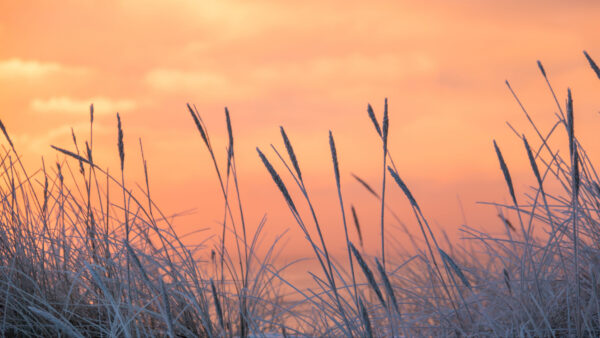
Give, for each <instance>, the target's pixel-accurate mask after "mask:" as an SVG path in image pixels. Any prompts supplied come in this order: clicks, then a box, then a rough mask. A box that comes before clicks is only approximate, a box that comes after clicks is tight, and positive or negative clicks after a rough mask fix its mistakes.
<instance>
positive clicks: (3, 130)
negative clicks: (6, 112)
mask: <svg viewBox="0 0 600 338" xmlns="http://www.w3.org/2000/svg"><path fill="white" fill-rule="evenodd" d="M0 129H2V133H3V134H4V137H5V138H6V140H7V141H8V144H9V145H10V147H11V148H12V149H13V150H14V149H15V146H14V145H13V143H12V140H11V139H10V136H8V132H7V131H6V127H4V123H2V120H0Z"/></svg>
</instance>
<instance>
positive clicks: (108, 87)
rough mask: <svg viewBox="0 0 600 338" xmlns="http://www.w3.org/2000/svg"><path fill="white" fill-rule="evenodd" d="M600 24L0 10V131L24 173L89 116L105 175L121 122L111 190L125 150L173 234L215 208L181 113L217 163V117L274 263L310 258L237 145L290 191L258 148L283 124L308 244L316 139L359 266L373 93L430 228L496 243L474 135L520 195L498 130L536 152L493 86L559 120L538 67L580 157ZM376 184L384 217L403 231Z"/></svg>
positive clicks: (335, 227) (482, 14)
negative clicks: (201, 130) (145, 170)
mask: <svg viewBox="0 0 600 338" xmlns="http://www.w3.org/2000/svg"><path fill="white" fill-rule="evenodd" d="M599 15H600V3H599V2H597V1H568V2H566V1H476V0H461V1H427V2H422V1H413V2H409V1H322V0H320V1H312V0H306V1H294V2H292V1H203V0H193V1H192V0H177V1H150V0H144V1H141V0H127V1H115V0H108V1H92V0H77V1H75V0H73V1H71V0H65V1H60V2H57V1H42V0H39V1H29V0H24V1H2V2H0V46H2V48H0V93H1V94H0V119H1V120H2V121H3V123H4V124H5V125H6V127H7V129H8V131H9V133H10V135H11V137H12V138H13V140H14V143H15V146H16V147H17V149H18V150H19V152H20V153H21V154H22V155H23V159H24V161H25V163H27V164H28V166H31V167H32V168H37V167H39V166H40V163H41V158H42V156H43V157H44V159H45V161H47V162H48V161H49V162H53V161H56V160H57V159H60V158H62V157H61V156H60V155H58V154H57V153H56V152H55V151H53V150H52V149H51V148H50V145H56V146H59V147H63V148H66V149H72V147H73V146H72V141H71V128H73V130H74V132H75V134H76V135H77V137H78V139H79V140H81V141H83V140H85V139H87V138H88V137H89V105H90V104H91V103H93V104H94V107H95V111H96V119H95V122H94V152H95V161H96V163H102V165H103V166H105V167H109V168H111V172H115V173H116V172H118V151H117V129H116V124H117V121H116V113H117V112H119V114H120V115H121V117H122V121H123V127H124V133H125V152H126V168H125V170H126V175H127V178H128V181H130V182H132V183H131V184H132V186H135V183H134V182H138V183H143V177H142V175H141V173H142V162H141V161H142V160H141V156H140V147H139V140H140V139H141V140H142V142H143V146H144V152H145V157H146V160H147V161H148V166H149V173H150V186H151V189H152V195H153V198H154V200H155V201H156V202H157V204H158V205H159V206H160V207H161V209H162V210H163V211H164V212H165V213H167V214H173V213H178V212H182V211H186V210H193V213H192V214H191V215H188V216H185V217H181V218H177V219H176V220H175V221H174V225H175V228H176V229H177V231H180V232H181V233H187V232H190V231H193V230H196V229H204V228H207V229H208V230H206V231H205V232H203V234H205V235H206V236H208V235H213V234H218V233H219V232H220V227H219V223H220V222H221V221H222V217H223V199H222V196H221V194H220V188H219V186H218V183H217V182H218V181H217V179H216V174H215V171H214V168H213V167H212V163H211V161H210V157H209V155H208V153H207V151H206V149H205V148H204V146H203V144H202V140H201V138H200V136H199V134H198V132H197V130H196V128H195V126H194V123H193V120H192V119H191V117H190V115H189V113H188V112H187V110H186V103H188V102H189V103H191V104H195V105H196V107H197V109H198V111H199V112H200V114H201V116H202V118H203V119H204V121H205V123H206V125H207V128H208V131H209V133H210V135H211V138H212V142H213V146H214V147H215V150H216V151H217V152H218V161H219V163H220V165H221V167H224V165H225V154H226V152H225V147H226V145H227V132H226V127H225V117H224V108H225V107H228V109H229V111H230V113H231V117H232V124H233V130H234V134H235V147H236V148H235V154H236V158H237V169H238V175H239V183H240V190H241V199H242V203H243V205H244V208H245V210H246V212H245V217H246V220H247V222H248V224H249V227H250V228H251V229H255V228H256V226H257V224H258V223H259V222H260V220H261V218H262V217H263V215H265V214H266V215H267V223H266V225H265V232H266V234H267V237H268V236H274V235H276V234H280V233H282V232H283V231H285V230H286V229H289V232H288V233H287V237H286V238H287V241H288V245H286V251H285V252H286V253H285V254H286V255H288V256H290V257H296V256H298V257H299V256H302V255H304V253H306V250H307V248H308V247H307V246H306V245H305V241H304V240H303V239H302V235H301V232H300V231H299V229H298V227H297V225H295V223H294V220H293V218H292V217H291V214H290V212H289V210H288V209H287V207H286V204H285V202H284V200H283V198H282V196H281V195H280V193H279V191H278V190H277V187H276V186H275V184H273V182H272V181H271V179H270V177H269V175H268V173H267V171H266V170H265V168H264V166H263V165H262V163H261V162H260V159H259V158H258V156H257V153H256V150H255V148H256V147H257V146H258V147H260V148H261V149H262V150H263V151H264V152H265V154H267V156H268V157H269V158H270V159H271V161H272V162H273V163H274V164H275V167H276V168H277V170H279V171H280V173H281V174H282V177H283V179H284V181H286V182H288V183H289V184H290V185H291V186H293V180H292V178H291V177H290V176H289V175H287V173H286V171H285V168H284V167H283V166H282V165H281V163H280V162H279V161H278V160H277V158H276V155H275V154H274V152H273V151H272V150H271V148H270V145H271V144H273V145H274V146H275V147H277V148H278V149H279V150H283V149H284V147H283V142H282V141H281V137H280V135H279V126H284V127H285V128H286V131H287V133H288V135H289V137H290V139H291V141H292V143H293V145H294V148H295V150H296V154H297V156H298V159H299V162H300V166H301V168H302V170H303V176H304V178H305V180H306V182H307V187H308V190H309V193H310V194H311V196H312V197H313V199H314V202H315V205H317V214H318V216H319V217H320V219H321V221H322V223H323V225H324V228H325V229H326V230H325V237H326V239H327V240H328V241H329V242H330V243H332V246H333V247H336V248H341V247H342V246H341V244H343V241H340V238H342V237H339V236H340V235H341V234H343V225H342V222H341V211H340V206H339V202H338V200H337V195H336V192H335V181H334V176H333V167H332V163H331V157H330V156H331V155H330V152H329V143H328V132H329V130H331V131H332V132H333V135H334V137H335V142H336V145H337V147H338V156H339V161H340V170H341V178H342V180H341V183H342V191H343V193H344V204H345V205H344V207H345V211H346V213H347V216H348V212H349V209H350V208H349V206H350V205H354V206H355V207H356V210H357V213H358V216H359V219H360V220H361V224H362V226H363V229H364V230H363V232H364V233H365V235H364V236H365V241H366V245H365V247H366V250H367V252H369V253H371V254H376V253H377V250H378V249H377V248H378V247H379V245H378V240H379V236H380V234H379V230H378V229H379V225H378V224H379V214H378V212H379V211H378V203H377V201H376V200H375V199H373V198H372V197H371V196H370V195H369V194H368V193H367V192H366V191H365V190H364V189H363V188H362V187H361V186H360V184H358V183H357V182H356V181H355V180H354V179H353V178H352V176H351V173H354V174H356V175H358V176H360V177H361V178H363V179H364V180H366V181H367V182H369V183H370V184H372V185H373V187H376V188H377V189H378V190H380V189H381V183H380V182H381V175H382V150H381V145H380V143H379V140H378V137H377V134H376V133H375V131H374V128H373V126H372V124H371V122H370V120H369V118H368V116H367V110H366V108H367V104H368V103H370V104H372V105H373V107H374V110H375V113H376V115H377V116H378V118H379V119H381V116H382V112H383V102H384V99H385V98H388V100H389V114H390V118H389V119H390V138H389V143H390V145H389V148H390V152H391V154H392V156H393V158H394V161H395V163H396V165H397V167H398V171H399V174H400V176H401V177H402V178H403V179H404V181H405V182H406V183H407V185H408V186H409V188H410V189H411V190H412V192H413V194H414V195H415V197H416V199H417V200H418V201H419V203H420V205H421V207H422V209H423V211H424V213H425V214H426V216H427V217H428V218H429V220H430V222H431V223H432V224H434V226H435V228H436V231H441V230H445V231H448V232H449V233H451V234H457V235H456V236H460V233H459V232H458V229H459V227H460V226H461V225H462V224H464V223H467V224H468V225H469V226H473V227H476V228H480V229H484V230H488V231H496V230H498V231H499V229H500V230H501V223H500V220H499V219H498V218H497V217H496V213H497V212H496V210H495V209H494V208H493V207H489V206H483V205H480V204H477V203H476V202H478V201H491V202H500V203H504V202H508V201H509V197H508V194H507V192H508V191H507V189H506V186H505V185H504V182H503V177H502V174H501V172H500V169H499V166H498V161H497V158H496V154H495V153H494V149H493V145H492V140H494V139H495V140H496V141H497V142H498V144H499V145H500V147H501V148H502V151H503V153H504V156H505V158H506V160H507V162H508V165H509V168H510V169H511V171H512V172H513V175H514V177H515V186H516V189H517V193H518V194H519V193H521V194H523V193H525V192H526V189H527V188H528V185H529V184H532V182H533V176H532V175H531V172H530V170H529V168H528V165H527V158H526V155H525V152H524V149H523V147H522V142H521V140H520V139H519V138H518V137H517V136H516V135H515V134H514V133H513V132H512V131H511V129H510V128H509V127H508V126H507V125H506V122H507V121H508V122H510V123H511V124H512V125H513V126H515V127H516V129H517V130H518V131H519V133H525V134H526V135H531V137H530V138H531V142H532V144H534V145H536V146H537V145H539V140H537V139H535V137H534V136H535V135H534V134H533V132H532V129H531V127H530V126H529V125H528V122H527V120H526V119H525V117H524V116H523V114H522V112H521V111H520V109H519V106H518V105H517V104H516V102H515V100H514V98H512V96H511V94H510V92H509V91H508V89H507V87H506V85H505V83H504V82H505V80H509V81H510V83H511V85H512V86H513V88H514V89H515V90H516V91H517V93H518V95H519V96H520V98H521V99H522V101H523V103H524V104H525V105H526V107H527V109H528V110H529V112H530V114H531V115H532V118H533V119H534V120H535V121H536V123H537V124H538V125H539V126H540V128H541V129H542V130H545V131H547V130H548V129H549V128H550V126H551V125H552V123H553V122H554V119H555V112H556V111H557V108H556V106H555V105H554V101H553V100H552V97H551V95H550V93H549V92H548V89H547V87H546V84H545V81H544V79H543V77H542V76H541V75H540V72H539V70H538V68H537V65H536V61H537V60H541V61H542V62H543V64H544V66H545V68H546V70H547V73H548V75H549V77H550V80H551V82H552V84H553V86H554V87H555V89H556V91H557V94H558V99H559V102H561V103H562V102H564V99H565V96H566V90H567V88H568V87H570V88H571V89H572V90H573V94H574V102H575V104H574V105H575V112H576V113H575V114H576V118H577V120H578V126H579V127H578V129H577V131H576V132H577V134H578V135H579V137H580V139H581V140H582V142H583V144H584V146H586V149H587V150H588V151H589V153H590V156H591V158H592V159H594V158H595V154H597V153H598V151H600V149H599V148H600V145H598V142H595V136H596V132H595V131H596V130H598V129H597V128H598V127H600V123H599V121H600V116H599V112H600V102H598V101H597V100H594V99H595V98H597V95H598V92H599V91H600V81H598V79H597V78H596V77H595V75H594V74H593V73H592V72H591V70H590V69H589V66H588V64H587V62H586V60H585V58H584V57H583V54H582V51H583V50H587V51H588V52H589V53H590V55H591V56H592V57H593V58H595V59H596V60H600V35H599V34H598V31H600V30H599V29H600V27H599V24H598V21H597V18H598V16H599ZM557 135H558V136H557V137H563V138H564V137H565V135H564V133H562V134H557ZM390 182H391V181H388V197H389V200H388V202H389V204H390V207H391V208H392V209H393V210H395V212H396V213H397V214H398V215H399V218H401V220H402V221H403V222H405V223H406V224H407V226H408V227H409V228H410V229H411V230H414V232H415V233H417V232H416V231H417V228H416V223H415V221H414V218H413V217H412V214H411V213H410V208H409V205H408V202H407V200H406V198H404V196H403V195H402V193H401V191H400V189H398V188H397V186H394V185H393V184H392V183H390ZM290 190H291V191H292V196H293V197H294V198H295V199H296V200H298V201H301V199H300V195H299V192H298V190H297V189H292V188H290ZM298 203H299V204H300V205H301V209H302V210H303V212H306V211H307V210H306V209H305V206H304V204H302V203H301V202H298ZM463 211H464V212H463ZM305 215H306V216H307V217H308V216H309V214H308V213H305ZM386 217H387V218H388V219H389V220H390V221H389V222H390V224H389V225H388V229H389V230H390V233H391V234H392V235H393V236H392V237H394V238H395V239H396V240H397V242H398V243H404V242H405V241H404V240H405V237H406V236H405V235H404V234H403V233H402V232H401V231H399V230H397V229H395V222H394V221H392V220H391V217H390V216H389V215H387V216H386ZM347 219H348V221H349V222H350V219H351V218H350V217H347ZM351 235H352V236H351V237H352V238H351V239H352V240H353V241H356V237H355V235H354V233H352V234H351ZM452 236H454V235H452Z"/></svg>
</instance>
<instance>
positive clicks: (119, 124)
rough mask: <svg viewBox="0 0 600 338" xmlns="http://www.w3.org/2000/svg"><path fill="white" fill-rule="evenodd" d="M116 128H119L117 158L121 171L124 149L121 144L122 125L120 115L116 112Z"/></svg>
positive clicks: (123, 166)
mask: <svg viewBox="0 0 600 338" xmlns="http://www.w3.org/2000/svg"><path fill="white" fill-rule="evenodd" d="M117 128H118V129H119V141H118V146H119V158H120V159H121V171H123V169H124V168H125V149H124V146H123V127H122V126H121V116H120V115H119V113H117Z"/></svg>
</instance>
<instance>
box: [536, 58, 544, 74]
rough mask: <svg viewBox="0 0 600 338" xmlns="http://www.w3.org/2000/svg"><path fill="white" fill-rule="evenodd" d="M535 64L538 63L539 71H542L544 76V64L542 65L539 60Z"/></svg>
mask: <svg viewBox="0 0 600 338" xmlns="http://www.w3.org/2000/svg"><path fill="white" fill-rule="evenodd" d="M537 65H538V68H539V69H540V72H542V75H543V76H544V77H546V70H545V69H544V66H542V62H541V61H540V60H537Z"/></svg>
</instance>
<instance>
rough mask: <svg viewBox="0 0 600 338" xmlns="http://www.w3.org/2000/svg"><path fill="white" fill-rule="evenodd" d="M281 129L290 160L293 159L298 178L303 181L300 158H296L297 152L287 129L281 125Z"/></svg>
mask: <svg viewBox="0 0 600 338" xmlns="http://www.w3.org/2000/svg"><path fill="white" fill-rule="evenodd" d="M279 130H280V131H281V137H282V138H283V143H284V144H285V149H286V150H287V153H288V156H289V157H290V161H292V165H293V166H294V170H296V174H297V175H298V179H299V180H300V182H302V173H301V172H300V165H299V164H298V160H297V159H296V154H295V153H294V148H292V143H291V142H290V139H289V138H288V137H287V134H286V133H285V130H284V129H283V127H281V126H280V127H279Z"/></svg>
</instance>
